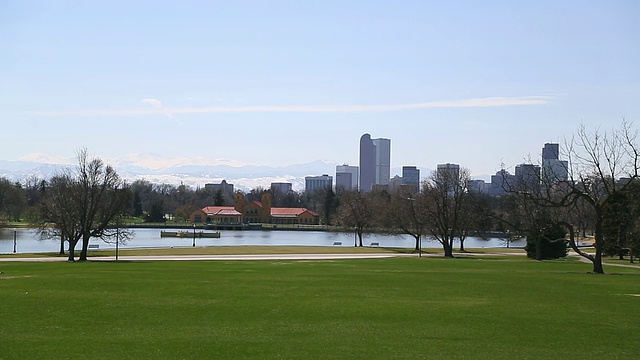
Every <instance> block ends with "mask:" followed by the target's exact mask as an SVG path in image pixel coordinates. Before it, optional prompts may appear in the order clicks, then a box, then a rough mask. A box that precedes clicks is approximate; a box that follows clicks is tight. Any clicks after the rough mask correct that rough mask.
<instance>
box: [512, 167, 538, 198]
mask: <svg viewBox="0 0 640 360" xmlns="http://www.w3.org/2000/svg"><path fill="white" fill-rule="evenodd" d="M515 185H516V189H517V190H518V191H528V192H531V191H533V192H536V191H538V189H539V188H540V166H538V165H533V164H520V165H516V183H515Z"/></svg>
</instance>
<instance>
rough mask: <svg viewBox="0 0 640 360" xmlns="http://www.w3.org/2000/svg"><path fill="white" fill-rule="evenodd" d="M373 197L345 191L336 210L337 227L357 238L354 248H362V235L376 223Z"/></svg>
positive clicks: (368, 194) (369, 194) (367, 194)
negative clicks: (352, 231)
mask: <svg viewBox="0 0 640 360" xmlns="http://www.w3.org/2000/svg"><path fill="white" fill-rule="evenodd" d="M373 197H374V195H373V194H371V193H362V192H360V191H345V192H344V193H343V194H342V196H341V199H340V207H338V209H337V210H336V220H337V223H338V225H340V226H342V227H344V228H346V229H353V230H354V231H355V233H356V235H357V238H358V242H357V243H356V244H355V246H360V247H362V246H363V245H362V237H363V235H364V234H365V233H366V232H367V231H370V230H371V229H372V228H373V227H374V225H375V223H376V215H375V209H374V203H375V201H374V200H373Z"/></svg>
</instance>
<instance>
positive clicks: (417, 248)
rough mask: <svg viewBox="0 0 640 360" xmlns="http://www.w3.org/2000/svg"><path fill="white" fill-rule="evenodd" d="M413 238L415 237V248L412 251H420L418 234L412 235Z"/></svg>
mask: <svg viewBox="0 0 640 360" xmlns="http://www.w3.org/2000/svg"><path fill="white" fill-rule="evenodd" d="M413 238H414V239H416V248H415V250H413V251H414V252H420V250H421V249H420V236H419V235H415V236H414V237H413Z"/></svg>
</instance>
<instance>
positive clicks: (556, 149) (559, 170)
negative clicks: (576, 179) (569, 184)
mask: <svg viewBox="0 0 640 360" xmlns="http://www.w3.org/2000/svg"><path fill="white" fill-rule="evenodd" d="M568 178H569V163H568V162H567V161H564V160H560V145H559V144H555V143H547V144H544V147H543V148H542V180H543V182H544V183H545V184H549V185H550V184H554V183H557V182H559V181H567V179H568Z"/></svg>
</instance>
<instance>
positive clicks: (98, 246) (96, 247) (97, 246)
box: [89, 244, 100, 249]
mask: <svg viewBox="0 0 640 360" xmlns="http://www.w3.org/2000/svg"><path fill="white" fill-rule="evenodd" d="M89 249H100V245H99V244H89Z"/></svg>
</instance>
